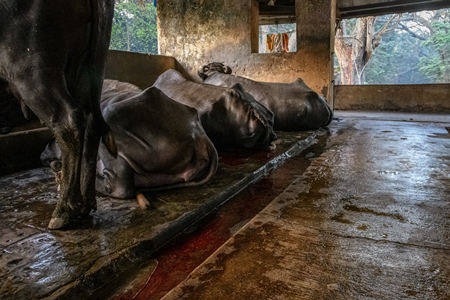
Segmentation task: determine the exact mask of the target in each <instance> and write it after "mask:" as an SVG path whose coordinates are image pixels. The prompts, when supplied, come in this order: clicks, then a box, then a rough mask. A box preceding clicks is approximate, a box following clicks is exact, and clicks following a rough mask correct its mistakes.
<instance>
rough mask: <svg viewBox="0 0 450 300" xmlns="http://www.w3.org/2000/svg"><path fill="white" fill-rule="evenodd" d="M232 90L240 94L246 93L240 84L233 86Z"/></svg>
mask: <svg viewBox="0 0 450 300" xmlns="http://www.w3.org/2000/svg"><path fill="white" fill-rule="evenodd" d="M231 88H232V89H233V90H236V91H239V92H241V93H243V92H244V88H243V87H242V85H241V84H240V83H235V84H233V85H232V86H231Z"/></svg>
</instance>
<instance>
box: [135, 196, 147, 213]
mask: <svg viewBox="0 0 450 300" xmlns="http://www.w3.org/2000/svg"><path fill="white" fill-rule="evenodd" d="M136 199H137V201H138V204H139V206H140V207H141V208H142V209H143V210H148V209H150V207H151V204H150V201H148V200H147V198H145V196H144V195H143V194H141V193H139V194H137V195H136Z"/></svg>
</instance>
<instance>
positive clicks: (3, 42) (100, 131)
mask: <svg viewBox="0 0 450 300" xmlns="http://www.w3.org/2000/svg"><path fill="white" fill-rule="evenodd" d="M113 13H114V1H113V0H77V1H66V0H52V1H47V0H33V1H19V0H3V1H2V2H1V3H0V51H1V55H0V81H1V82H2V84H4V83H6V84H7V86H8V89H9V90H10V91H11V93H12V94H13V95H14V97H15V98H16V99H18V100H19V101H21V102H23V103H24V105H25V106H27V107H28V108H30V109H31V111H32V112H34V114H35V115H36V116H37V117H38V118H39V119H40V121H41V122H42V123H44V124H45V125H47V126H48V127H49V128H50V130H51V131H52V132H53V134H54V136H55V138H56V140H57V141H58V144H59V145H60V146H61V152H62V178H61V191H60V198H59V200H58V203H57V205H56V208H55V210H54V211H53V215H52V219H51V220H50V223H49V225H48V227H49V228H50V229H58V228H62V227H64V226H65V225H67V224H68V223H69V222H71V221H72V220H74V219H75V218H77V217H79V216H80V215H83V214H89V212H90V211H91V209H94V210H95V209H96V205H97V204H96V200H95V165H96V157H97V150H98V145H99V142H100V137H103V141H104V143H105V144H106V145H107V148H108V149H109V151H110V152H111V153H113V154H114V153H115V151H116V148H115V145H114V140H113V138H112V135H111V133H110V130H109V128H108V126H107V124H106V123H105V120H104V119H103V118H102V115H101V112H100V105H99V99H100V93H101V87H102V81H103V72H104V66H105V59H106V53H107V51H108V45H109V40H110V34H111V24H112V17H113Z"/></svg>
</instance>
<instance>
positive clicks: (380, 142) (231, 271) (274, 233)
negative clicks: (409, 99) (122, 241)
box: [141, 112, 450, 300]
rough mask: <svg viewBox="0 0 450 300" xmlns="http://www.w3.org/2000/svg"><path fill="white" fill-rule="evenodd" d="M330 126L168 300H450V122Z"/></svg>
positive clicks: (381, 119)
mask: <svg viewBox="0 0 450 300" xmlns="http://www.w3.org/2000/svg"><path fill="white" fill-rule="evenodd" d="M336 116H337V117H338V118H339V120H338V121H335V122H333V123H332V124H331V126H330V128H329V131H328V132H325V133H322V134H321V135H319V136H318V137H317V144H316V145H315V146H313V147H311V148H309V149H308V150H306V151H305V152H304V153H302V156H304V157H306V158H309V160H310V164H309V166H308V167H307V169H306V170H305V171H304V172H303V171H300V172H299V173H298V174H297V175H294V176H293V177H292V178H290V179H288V180H289V182H288V184H287V187H286V188H285V189H284V190H283V191H282V192H281V193H279V194H277V195H276V196H275V197H274V198H273V201H271V203H270V204H268V205H267V206H266V207H265V208H264V209H263V210H262V211H261V212H260V213H258V214H257V215H256V216H255V217H254V218H252V219H251V220H250V221H249V222H248V223H246V224H245V225H243V227H242V228H240V229H239V230H237V232H235V233H234V234H233V235H232V236H231V238H230V239H229V240H228V241H227V242H225V243H224V244H223V245H222V246H221V247H219V248H218V249H217V250H216V251H215V252H214V253H213V254H212V255H211V256H210V257H209V258H207V259H206V260H205V261H204V262H203V263H201V264H200V265H199V266H198V267H197V268H196V269H195V270H194V271H192V272H191V273H190V274H189V276H188V277H187V278H186V279H185V280H184V281H183V282H182V283H180V284H179V285H178V286H176V287H174V288H173V289H172V290H171V291H169V292H168V293H166V295H165V296H164V297H163V299H165V300H169V299H450V264H449V262H448V257H450V117H449V116H431V115H428V116H427V115H414V116H413V115H408V114H356V113H348V114H347V113H345V112H337V113H336ZM296 163H297V162H296V161H295V160H289V161H288V162H287V163H286V166H287V165H289V166H290V167H293V166H292V164H294V165H295V164H296ZM283 168H284V166H282V167H280V168H279V169H277V170H275V171H274V172H273V173H272V174H271V175H270V176H273V175H274V174H276V173H277V172H279V171H281V170H282V169H283ZM299 170H302V167H301V166H300V167H299ZM158 267H159V268H164V266H161V265H160V266H158ZM141 299H144V298H141ZM149 299H150V298H149Z"/></svg>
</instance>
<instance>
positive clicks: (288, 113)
mask: <svg viewBox="0 0 450 300" xmlns="http://www.w3.org/2000/svg"><path fill="white" fill-rule="evenodd" d="M198 75H199V76H200V77H201V78H202V79H203V82H204V83H207V84H212V85H218V86H232V85H233V84H236V83H240V84H241V85H242V86H243V87H244V89H245V90H246V91H247V92H248V93H250V94H251V95H252V96H253V97H255V99H256V100H257V101H259V102H260V103H261V104H263V105H265V106H267V107H268V108H269V109H270V110H271V111H273V113H274V125H273V128H274V129H275V130H282V131H298V130H311V129H317V128H319V127H322V126H327V125H328V124H330V122H331V121H332V119H333V111H332V110H331V108H330V107H329V106H328V104H327V102H326V100H325V99H324V98H323V97H321V96H320V95H318V94H317V93H316V92H314V91H313V90H311V89H310V88H309V87H308V86H307V85H306V83H305V82H304V81H303V80H302V79H300V78H298V79H297V80H295V81H293V82H291V83H279V82H261V81H254V80H251V79H248V78H245V77H240V76H235V75H232V74H231V68H230V67H228V66H226V65H224V64H222V63H217V62H214V63H210V64H208V65H205V66H202V67H201V68H200V70H199V71H198Z"/></svg>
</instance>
